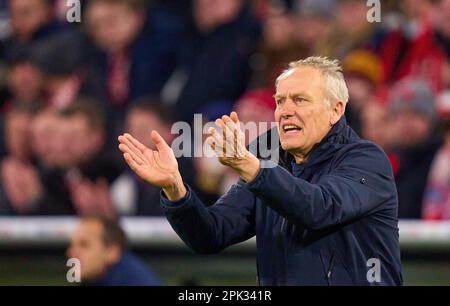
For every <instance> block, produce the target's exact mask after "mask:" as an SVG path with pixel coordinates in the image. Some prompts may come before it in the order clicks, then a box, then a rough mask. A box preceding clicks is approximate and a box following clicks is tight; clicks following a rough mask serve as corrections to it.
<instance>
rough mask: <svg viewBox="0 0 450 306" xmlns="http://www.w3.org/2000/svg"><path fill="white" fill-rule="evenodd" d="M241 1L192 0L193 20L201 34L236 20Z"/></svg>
mask: <svg viewBox="0 0 450 306" xmlns="http://www.w3.org/2000/svg"><path fill="white" fill-rule="evenodd" d="M242 4H243V0H194V20H195V24H196V26H197V28H198V29H199V30H200V31H201V32H210V31H212V30H214V29H215V28H217V27H219V26H220V25H223V24H226V23H229V22H231V21H233V20H234V19H235V18H237V16H238V14H239V12H240V10H241V7H242Z"/></svg>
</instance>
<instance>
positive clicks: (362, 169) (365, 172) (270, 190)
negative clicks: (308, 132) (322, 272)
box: [247, 144, 397, 229]
mask: <svg viewBox="0 0 450 306" xmlns="http://www.w3.org/2000/svg"><path fill="white" fill-rule="evenodd" d="M261 165H262V166H261V170H260V172H259V173H258V175H257V177H256V178H255V179H254V180H253V181H251V182H250V183H248V184H247V187H248V188H249V190H251V191H252V192H253V193H254V194H255V195H256V196H257V197H259V198H261V199H262V200H264V202H265V203H266V204H267V205H268V206H269V207H271V208H272V209H274V210H275V211H277V212H278V213H279V214H280V215H282V216H283V217H285V218H286V219H287V220H289V221H291V222H293V223H294V224H301V225H303V226H305V227H307V228H310V229H322V228H326V227H329V226H333V225H338V224H341V223H346V222H349V221H352V220H354V219H357V218H360V217H363V216H365V215H367V214H369V213H371V212H373V211H375V210H377V209H378V208H379V207H380V206H381V205H382V204H383V203H385V202H386V201H387V200H389V199H392V197H397V193H396V189H395V188H396V187H395V183H394V179H393V175H392V170H391V167H390V164H389V161H388V159H387V157H386V155H385V154H384V153H383V151H381V149H379V148H378V147H377V146H375V145H373V144H366V145H361V146H359V147H358V148H355V149H353V150H351V151H348V152H347V153H346V154H345V155H344V157H343V158H342V160H340V161H339V162H337V163H336V164H335V165H332V168H333V169H334V170H331V171H330V172H329V173H328V174H326V175H323V176H322V177H321V178H320V179H319V180H318V181H317V183H316V184H312V183H309V182H307V181H305V180H304V179H301V178H297V177H295V176H294V175H292V174H291V173H289V172H288V171H287V170H285V169H284V168H282V167H280V166H278V165H274V164H273V163H272V162H270V161H262V164H261ZM391 203H392V202H391ZM395 203H396V201H395Z"/></svg>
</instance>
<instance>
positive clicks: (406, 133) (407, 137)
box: [391, 109, 432, 148]
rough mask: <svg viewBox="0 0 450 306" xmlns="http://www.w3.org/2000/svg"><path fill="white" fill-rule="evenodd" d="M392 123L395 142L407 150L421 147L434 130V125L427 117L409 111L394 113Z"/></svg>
mask: <svg viewBox="0 0 450 306" xmlns="http://www.w3.org/2000/svg"><path fill="white" fill-rule="evenodd" d="M391 122H392V126H391V131H392V133H393V141H394V142H395V144H397V145H398V146H400V147H405V148H410V147H414V146H417V145H420V144H421V143H423V142H424V141H425V140H427V138H428V137H429V135H430V132H431V130H432V123H431V122H430V120H429V119H428V118H427V117H426V116H424V115H422V114H419V113H417V112H415V111H412V110H407V109H405V110H399V111H397V112H396V113H394V114H393V116H392V121H391Z"/></svg>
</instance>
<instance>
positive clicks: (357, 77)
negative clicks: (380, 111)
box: [343, 50, 383, 134]
mask: <svg viewBox="0 0 450 306" xmlns="http://www.w3.org/2000/svg"><path fill="white" fill-rule="evenodd" d="M343 68H344V72H345V79H346V81H347V86H348V91H349V95H350V97H351V98H350V103H349V104H348V105H347V107H346V118H347V122H348V124H349V125H350V126H351V127H352V128H353V130H355V132H357V133H358V134H359V133H360V132H361V113H362V111H363V109H364V107H365V106H366V105H367V103H369V101H370V100H371V96H373V95H374V94H375V92H376V90H377V88H378V86H379V85H380V84H381V81H382V77H383V75H382V74H383V72H382V67H381V62H380V59H379V58H378V56H377V55H376V54H374V53H372V52H370V51H366V50H355V51H353V52H351V53H350V54H349V55H347V56H346V57H345V59H344V61H343Z"/></svg>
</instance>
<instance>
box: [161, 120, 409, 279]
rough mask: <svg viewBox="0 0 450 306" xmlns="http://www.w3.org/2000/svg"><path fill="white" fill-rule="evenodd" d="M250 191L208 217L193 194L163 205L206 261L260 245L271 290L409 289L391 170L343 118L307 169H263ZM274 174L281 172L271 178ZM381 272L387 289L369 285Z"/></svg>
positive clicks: (260, 262)
mask: <svg viewBox="0 0 450 306" xmlns="http://www.w3.org/2000/svg"><path fill="white" fill-rule="evenodd" d="M261 164H262V165H263V166H266V168H265V167H262V168H261V170H260V172H259V173H258V175H257V177H256V178H255V179H254V180H253V181H252V182H250V183H245V182H243V181H242V180H241V181H239V182H238V183H237V184H235V185H233V187H231V189H230V190H229V191H228V192H227V193H226V194H225V195H223V196H222V197H221V198H220V199H219V200H218V201H217V202H216V203H215V205H212V206H210V207H205V206H204V205H203V203H201V201H200V200H199V199H198V198H197V196H196V195H195V194H194V192H193V191H192V190H191V189H190V188H189V191H188V194H187V195H186V197H185V198H184V199H181V200H180V201H178V202H175V203H174V202H170V201H168V200H167V198H165V197H164V196H163V195H162V197H161V203H162V205H163V207H164V209H165V212H166V215H167V218H168V220H169V222H170V223H171V225H172V227H173V228H174V230H175V231H176V232H177V234H178V235H179V236H180V237H181V238H182V239H183V241H184V242H185V243H186V244H187V245H188V246H189V247H191V248H192V249H193V250H194V251H196V252H198V253H215V252H219V251H220V250H222V249H224V248H225V247H227V246H229V245H232V244H235V243H238V242H241V241H245V240H247V239H249V238H251V237H252V236H254V235H256V243H257V268H258V279H259V283H260V284H261V285H377V284H378V285H380V284H381V285H401V284H402V275H401V263H400V246H399V235H398V219H397V206H398V204H397V192H396V187H395V182H394V177H393V173H392V169H391V166H390V163H389V161H388V159H387V157H386V155H385V154H384V153H383V151H382V150H381V149H380V148H379V147H377V146H376V145H374V144H373V143H371V142H369V141H365V140H361V139H360V138H359V137H358V135H357V134H356V133H355V132H354V131H353V130H352V129H351V128H350V127H349V126H348V125H347V123H346V120H345V118H342V119H341V120H340V121H339V122H338V123H337V124H336V125H335V126H334V127H333V128H332V130H331V131H330V132H329V133H328V135H327V136H326V137H325V138H324V139H323V140H322V141H321V143H320V144H318V146H317V147H316V148H315V149H314V150H313V152H312V153H311V155H310V156H309V158H308V161H307V162H305V163H303V164H295V163H294V162H292V163H291V164H290V165H288V166H286V167H282V166H280V165H277V164H275V163H273V162H271V161H267V160H263V161H261ZM267 166H272V167H271V168H267ZM371 258H375V259H378V260H379V262H380V265H379V267H380V271H381V275H380V282H372V283H371V282H368V280H367V277H366V275H367V274H369V275H372V273H371V271H370V269H371V268H372V267H373V265H372V264H371V262H370V261H369V262H368V260H369V259H371Z"/></svg>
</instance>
